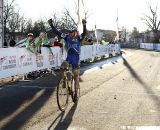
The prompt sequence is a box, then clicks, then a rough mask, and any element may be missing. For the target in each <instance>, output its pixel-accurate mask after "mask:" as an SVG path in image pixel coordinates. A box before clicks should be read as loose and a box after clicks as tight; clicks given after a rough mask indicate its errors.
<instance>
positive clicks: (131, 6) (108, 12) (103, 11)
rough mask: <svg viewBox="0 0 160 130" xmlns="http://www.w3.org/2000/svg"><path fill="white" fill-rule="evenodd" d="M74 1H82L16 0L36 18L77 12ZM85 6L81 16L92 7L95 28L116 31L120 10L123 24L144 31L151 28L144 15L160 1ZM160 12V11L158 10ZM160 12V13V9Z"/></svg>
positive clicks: (100, 0)
mask: <svg viewBox="0 0 160 130" xmlns="http://www.w3.org/2000/svg"><path fill="white" fill-rule="evenodd" d="M74 1H78V0H16V2H17V4H18V6H19V8H20V11H21V13H22V14H24V15H25V16H26V17H29V18H31V19H33V20H34V21H36V20H38V19H40V18H43V19H46V20H47V19H48V18H50V17H51V14H52V13H53V12H58V13H62V11H63V10H64V7H68V8H70V9H71V10H72V13H73V14H75V11H74V7H75V4H74ZM83 1H84V5H85V7H84V6H81V10H82V13H81V16H82V17H83V14H84V13H83V10H84V8H86V9H87V10H89V14H90V16H89V18H88V19H87V27H88V29H94V26H95V24H96V26H97V28H98V29H106V30H116V28H117V26H116V18H117V12H118V25H119V27H122V26H124V27H126V28H127V29H128V30H132V29H133V27H137V28H138V30H140V31H144V30H146V29H147V26H145V24H144V23H142V21H141V18H142V17H143V14H144V13H145V14H148V13H149V12H148V3H151V4H152V5H153V7H154V6H155V5H156V4H158V6H159V9H160V2H159V1H158V0H83ZM158 11H159V10H158ZM159 13H160V12H159Z"/></svg>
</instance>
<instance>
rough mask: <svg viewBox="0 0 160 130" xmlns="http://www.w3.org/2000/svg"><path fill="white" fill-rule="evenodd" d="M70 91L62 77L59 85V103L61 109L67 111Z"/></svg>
mask: <svg viewBox="0 0 160 130" xmlns="http://www.w3.org/2000/svg"><path fill="white" fill-rule="evenodd" d="M68 98H69V91H68V86H67V83H66V81H64V79H61V80H60V82H59V84H58V86H57V104H58V107H59V109H60V110H61V111H65V109H66V107H67V105H68Z"/></svg>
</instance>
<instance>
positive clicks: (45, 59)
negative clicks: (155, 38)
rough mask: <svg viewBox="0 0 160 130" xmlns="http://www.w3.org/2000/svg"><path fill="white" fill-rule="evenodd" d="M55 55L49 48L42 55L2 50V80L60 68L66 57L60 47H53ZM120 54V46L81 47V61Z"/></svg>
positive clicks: (24, 51)
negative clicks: (113, 53) (110, 54)
mask: <svg viewBox="0 0 160 130" xmlns="http://www.w3.org/2000/svg"><path fill="white" fill-rule="evenodd" d="M51 49H52V52H53V54H51V53H50V51H49V49H48V48H45V47H42V49H41V50H42V53H41V54H37V55H35V54H33V53H31V52H29V51H27V50H26V49H25V48H0V79H3V78H7V77H10V76H15V75H21V74H22V75H23V74H26V73H29V72H33V71H38V70H44V69H48V68H56V67H59V66H60V65H61V63H62V61H63V59H64V57H65V56H66V55H65V53H64V54H62V50H61V49H60V48H59V47H52V48H51ZM113 51H115V53H118V54H120V45H119V44H112V45H85V46H81V55H80V60H81V61H84V60H87V59H92V58H94V57H98V56H103V55H109V53H112V52H113Z"/></svg>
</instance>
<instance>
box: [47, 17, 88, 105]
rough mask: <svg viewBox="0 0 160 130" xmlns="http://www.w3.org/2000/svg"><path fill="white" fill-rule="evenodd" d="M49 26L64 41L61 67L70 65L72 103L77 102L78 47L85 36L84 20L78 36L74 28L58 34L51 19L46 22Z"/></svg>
mask: <svg viewBox="0 0 160 130" xmlns="http://www.w3.org/2000/svg"><path fill="white" fill-rule="evenodd" d="M48 23H49V25H50V26H51V28H52V30H53V32H54V33H56V34H57V35H58V36H59V37H61V38H62V39H64V40H65V44H66V45H65V49H66V51H67V58H66V61H64V62H63V63H62V67H64V66H65V67H66V66H67V64H68V63H70V64H71V65H72V68H73V74H74V81H75V84H74V87H75V93H74V98H73V99H74V102H76V101H77V93H78V88H79V87H80V86H79V56H80V45H81V41H82V40H83V39H84V36H85V35H86V20H84V19H83V20H82V24H83V33H82V34H81V35H79V34H78V30H77V28H76V27H74V26H73V27H70V28H68V29H67V30H68V34H64V33H61V32H59V31H58V30H57V29H56V28H55V27H54V26H53V23H52V19H50V20H48Z"/></svg>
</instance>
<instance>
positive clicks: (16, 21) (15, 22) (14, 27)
mask: <svg viewBox="0 0 160 130" xmlns="http://www.w3.org/2000/svg"><path fill="white" fill-rule="evenodd" d="M21 20H22V17H21V16H20V14H19V11H18V12H14V11H13V14H12V15H11V16H10V17H9V20H8V23H7V26H8V29H9V32H11V36H12V37H13V38H14V37H15V32H18V30H19V28H20V24H21Z"/></svg>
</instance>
